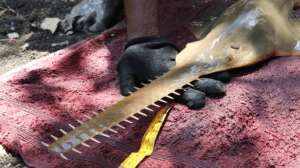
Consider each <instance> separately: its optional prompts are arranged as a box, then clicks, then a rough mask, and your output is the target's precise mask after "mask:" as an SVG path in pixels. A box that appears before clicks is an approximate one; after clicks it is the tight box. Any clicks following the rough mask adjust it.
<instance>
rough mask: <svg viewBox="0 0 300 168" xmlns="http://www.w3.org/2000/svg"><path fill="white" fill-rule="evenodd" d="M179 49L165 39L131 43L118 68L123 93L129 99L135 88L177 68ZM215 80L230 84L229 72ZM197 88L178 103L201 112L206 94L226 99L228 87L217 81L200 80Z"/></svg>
mask: <svg viewBox="0 0 300 168" xmlns="http://www.w3.org/2000/svg"><path fill="white" fill-rule="evenodd" d="M179 51H180V50H179V48H178V47H177V46H176V45H175V44H174V43H173V42H172V41H170V40H168V39H166V38H163V37H153V36H145V37H137V38H134V39H131V40H129V41H128V42H127V44H126V46H125V52H124V54H123V56H122V58H121V60H120V61H119V63H118V65H117V70H118V73H119V74H120V85H121V93H122V95H124V96H129V95H130V94H129V93H128V92H134V91H136V89H135V88H134V86H138V87H140V86H141V85H140V83H141V82H142V83H149V81H148V79H150V80H154V79H156V78H155V76H161V75H162V74H163V73H165V72H167V71H169V70H170V69H171V68H173V67H175V64H176V62H175V59H176V56H177V54H178V52H179ZM210 77H211V78H215V79H221V80H222V81H228V80H229V79H230V74H229V73H228V72H223V73H215V74H213V75H211V76H210ZM200 79H201V81H197V82H195V83H193V84H194V86H195V87H194V88H191V87H186V88H185V89H186V92H184V93H183V94H182V95H181V96H180V97H179V98H178V99H177V101H179V102H181V103H183V104H185V105H187V106H188V107H189V108H191V109H195V108H201V107H203V106H204V104H205V94H207V95H222V94H224V93H225V92H226V87H225V85H224V84H223V83H222V82H220V81H218V80H214V79H209V78H200Z"/></svg>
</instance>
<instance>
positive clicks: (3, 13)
mask: <svg viewBox="0 0 300 168" xmlns="http://www.w3.org/2000/svg"><path fill="white" fill-rule="evenodd" d="M6 2H7V3H6V4H5V3H4V1H2V0H0V75H3V74H4V73H6V72H8V71H9V70H11V69H14V68H17V67H19V66H21V65H25V64H27V63H28V62H30V61H32V60H34V59H39V58H42V57H45V56H47V55H48V54H50V53H53V52H56V51H58V50H60V49H63V48H65V47H67V46H70V45H72V44H75V43H77V42H79V41H82V40H84V39H86V38H88V37H92V36H95V35H97V34H99V33H97V32H96V33H87V34H86V33H83V32H75V33H74V34H72V35H65V34H63V33H64V32H63V30H61V29H59V28H58V29H57V31H56V32H55V33H54V34H52V33H51V32H50V31H49V30H42V29H41V28H40V25H41V23H42V21H43V20H44V19H45V18H46V17H50V18H52V17H58V18H59V19H61V20H63V19H64V17H65V15H66V14H68V13H70V11H71V9H72V7H73V6H75V5H76V4H78V3H79V2H80V0H76V1H75V2H70V1H69V0H30V1H28V0H6ZM13 32H17V33H18V34H19V36H20V37H19V38H17V39H13V40H11V39H9V38H8V37H7V34H8V33H13ZM65 41H68V44H66V45H58V46H55V47H52V46H51V44H52V43H61V42H65ZM26 43H27V44H28V47H27V48H26V49H25V50H23V51H22V46H24V45H25V44H26ZM6 152H7V153H3V154H0V167H3V168H11V167H22V168H25V167H27V166H26V165H25V164H24V162H23V161H22V159H21V157H20V155H18V154H16V153H14V152H12V151H10V150H7V151H6Z"/></svg>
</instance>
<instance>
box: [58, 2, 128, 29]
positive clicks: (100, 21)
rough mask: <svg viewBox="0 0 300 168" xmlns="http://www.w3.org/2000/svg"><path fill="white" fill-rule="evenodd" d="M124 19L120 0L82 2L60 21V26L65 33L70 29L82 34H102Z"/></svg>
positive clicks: (122, 5)
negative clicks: (82, 32)
mask: <svg viewBox="0 0 300 168" xmlns="http://www.w3.org/2000/svg"><path fill="white" fill-rule="evenodd" d="M124 17H125V13H124V4H123V1H122V0H97V1H95V0H82V1H81V2H80V3H78V4H77V5H76V6H74V7H73V8H72V10H71V13H70V14H67V15H66V17H65V19H64V20H62V21H61V26H62V29H63V30H64V31H65V32H67V31H69V30H71V29H74V30H78V31H84V32H89V31H91V32H103V31H105V30H106V29H109V28H111V27H112V26H114V25H115V24H116V23H118V22H119V21H121V20H122V19H124ZM73 22H74V23H73ZM73 26H74V27H73Z"/></svg>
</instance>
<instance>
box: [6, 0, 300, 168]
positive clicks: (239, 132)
mask: <svg viewBox="0 0 300 168" xmlns="http://www.w3.org/2000/svg"><path fill="white" fill-rule="evenodd" d="M193 5H195V7H193ZM208 7H209V8H210V9H211V10H216V11H217V10H220V9H222V10H223V9H224V8H225V6H224V5H220V4H213V3H212V2H210V3H207V4H205V5H203V4H200V3H199V4H197V3H195V4H192V2H190V1H189V0H182V1H177V2H175V1H174V2H173V1H172V3H168V0H162V1H160V3H159V13H160V27H161V30H160V31H161V34H162V36H163V37H166V38H168V39H170V40H172V41H174V42H175V43H176V44H177V45H178V46H179V47H180V48H181V49H183V48H184V46H185V44H186V43H188V42H192V41H195V38H194V37H193V36H192V34H191V33H189V32H188V31H187V30H186V29H185V28H184V25H185V24H186V23H187V22H189V21H192V20H194V19H195V18H197V17H198V16H199V15H200V14H201V13H203V11H204V9H206V8H208ZM298 13H299V12H298ZM295 16H297V13H295ZM112 34H114V36H111V35H112ZM125 43H126V27H118V28H115V29H112V30H109V31H107V32H104V33H103V34H101V35H99V36H95V37H92V38H89V39H86V40H84V41H82V42H80V43H77V44H75V45H72V46H70V47H67V48H66V49H63V50H61V51H58V52H56V53H53V54H50V55H49V56H47V57H45V58H42V59H39V60H35V61H33V62H31V63H29V64H27V65H25V66H22V67H19V68H17V69H14V70H12V71H10V72H8V73H6V74H5V75H3V76H1V77H0V86H1V88H0V120H1V122H0V142H1V144H3V145H4V146H6V147H8V148H10V149H12V150H14V151H16V152H18V153H20V154H21V155H22V157H23V159H24V161H25V163H26V164H27V165H28V166H32V167H39V168H40V167H108V168H109V167H117V166H118V165H120V164H121V163H122V161H123V160H124V159H125V158H126V157H127V156H129V154H130V152H133V151H137V150H138V149H139V144H140V142H141V139H142V136H143V134H144V132H145V130H146V129H147V126H148V125H149V124H150V122H151V121H152V119H153V117H154V115H155V114H156V112H157V111H158V109H156V110H155V112H146V113H147V114H148V117H140V120H139V121H135V120H132V121H134V123H133V124H128V123H124V124H123V123H122V124H123V125H124V126H125V127H126V130H122V129H118V128H116V130H117V131H118V132H119V134H113V133H109V132H108V134H110V135H111V137H112V138H104V137H99V138H101V141H102V143H101V144H97V143H94V142H90V141H89V142H87V143H88V144H89V145H90V146H91V148H87V147H84V146H81V145H80V146H79V147H77V149H78V150H79V151H82V152H83V154H75V153H73V152H69V153H67V154H66V156H67V157H68V158H71V159H69V160H64V159H62V158H61V157H60V156H57V155H53V154H50V153H49V152H48V151H47V149H46V148H45V147H44V146H43V145H41V143H40V141H43V142H46V143H51V142H53V141H54V140H53V139H52V138H51V137H50V135H55V136H57V137H61V136H62V134H61V133H60V131H59V129H60V128H61V129H64V130H66V131H70V130H71V129H70V127H69V126H67V123H71V124H73V125H75V126H78V125H79V124H78V123H77V122H76V119H79V120H81V121H83V122H86V121H87V118H85V116H84V114H86V115H88V116H92V115H93V114H92V111H95V112H101V110H100V109H99V107H101V108H108V104H114V103H115V102H116V101H118V100H120V99H121V96H120V91H119V87H120V86H119V81H118V78H119V77H118V73H117V71H116V65H117V63H118V60H119V59H120V57H121V55H122V53H123V48H124V46H125ZM241 71H242V73H237V71H233V74H235V75H234V76H235V77H234V78H233V79H232V80H231V81H230V83H228V84H226V86H227V88H228V91H227V94H226V95H225V96H223V97H217V98H216V97H214V98H207V102H206V106H205V107H204V108H203V109H201V110H189V109H188V108H187V107H186V106H183V105H176V106H175V107H174V108H173V110H172V111H171V112H170V114H169V116H168V118H167V119H166V123H165V125H164V126H163V128H162V131H161V133H160V134H159V137H158V139H157V143H156V145H155V151H154V153H153V155H151V156H150V157H148V158H147V159H145V160H144V161H143V162H142V163H141V164H140V165H139V167H140V168H155V167H164V168H173V167H178V168H179V167H225V168H226V167H272V166H279V165H281V166H285V167H296V166H298V165H300V156H299V149H300V145H299V144H300V134H299V132H300V127H299V124H300V107H299V104H300V85H299V82H300V57H281V58H277V59H272V60H268V61H265V62H263V63H260V64H258V65H256V66H252V67H248V68H243V69H242V70H239V72H241Z"/></svg>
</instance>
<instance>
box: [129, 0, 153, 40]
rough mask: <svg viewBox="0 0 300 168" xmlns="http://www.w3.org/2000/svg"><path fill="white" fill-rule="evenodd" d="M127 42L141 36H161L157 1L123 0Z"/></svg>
mask: <svg viewBox="0 0 300 168" xmlns="http://www.w3.org/2000/svg"><path fill="white" fill-rule="evenodd" d="M123 1H124V6H125V15H126V22H127V41H129V40H130V39H132V38H134V37H139V36H159V29H158V19H157V18H158V16H157V13H158V12H157V0H123Z"/></svg>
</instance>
